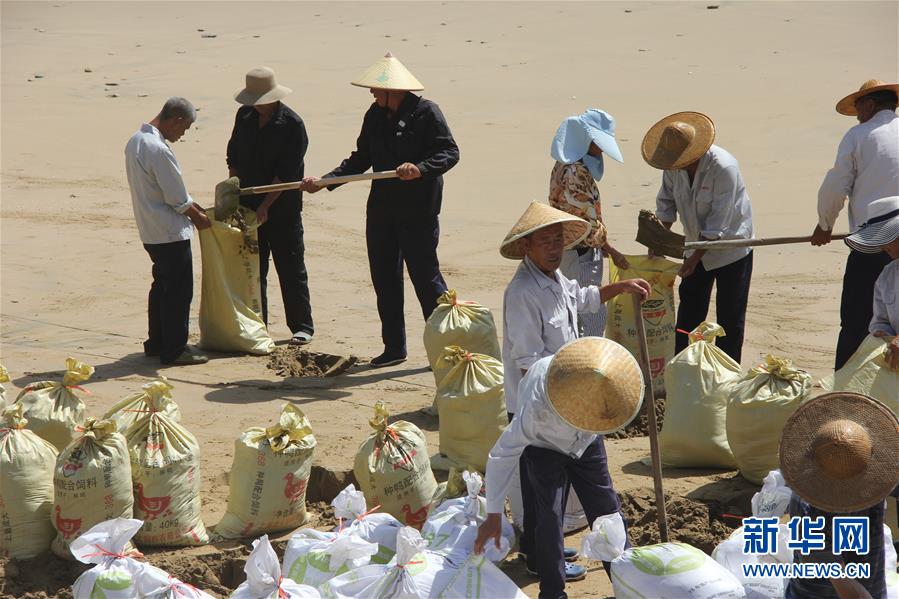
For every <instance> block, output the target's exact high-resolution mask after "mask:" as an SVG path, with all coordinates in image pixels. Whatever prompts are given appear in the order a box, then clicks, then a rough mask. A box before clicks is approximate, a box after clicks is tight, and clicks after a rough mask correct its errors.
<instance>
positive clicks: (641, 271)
mask: <svg viewBox="0 0 899 599" xmlns="http://www.w3.org/2000/svg"><path fill="white" fill-rule="evenodd" d="M627 261H628V262H629V263H630V268H627V269H621V268H618V267H617V266H615V264H614V263H612V262H611V261H609V282H610V283H617V282H618V281H624V280H626V279H635V278H641V279H646V281H648V282H649V284H650V286H651V287H652V292H651V293H650V294H649V297H648V298H646V301H645V302H643V323H644V326H645V328H646V345H647V347H648V349H649V369H650V373H651V374H652V386H653V390H654V391H655V392H656V393H661V392H663V391H665V365H666V364H667V363H668V361H669V360H670V359H671V358H672V356H674V327H675V322H676V313H675V311H674V280H675V278H676V277H677V271H678V269H679V268H680V264H678V263H677V262H672V261H671V260H666V259H665V258H658V257H656V258H650V257H648V256H627ZM632 297H633V296H631V295H630V294H627V293H623V294H621V295H619V296H617V297H613V298H612V299H610V300H609V301H608V303H607V304H606V308H607V310H608V314H607V316H606V334H605V336H606V337H608V338H609V339H611V340H612V341H615V342H617V343H620V344H621V345H623V346H624V347H626V348H627V350H628V351H629V352H631V353H632V354H633V355H634V356H635V357H636V358H637V360H639V359H640V342H639V340H638V339H637V329H636V317H635V315H634V302H633V299H632Z"/></svg>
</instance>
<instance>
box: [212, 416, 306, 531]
mask: <svg viewBox="0 0 899 599" xmlns="http://www.w3.org/2000/svg"><path fill="white" fill-rule="evenodd" d="M314 450H315V435H313V434H312V425H311V424H309V420H308V419H307V418H306V415H305V414H304V413H303V411H302V410H300V409H299V408H297V407H296V406H294V405H293V404H289V403H288V404H284V408H283V409H282V410H281V417H280V419H279V420H278V424H276V425H274V426H270V427H268V428H260V427H253V428H249V429H247V430H246V431H244V432H243V433H241V434H240V436H239V437H238V438H237V440H235V441H234V463H233V464H232V466H231V474H230V475H229V477H228V484H229V486H230V493H229V494H228V511H227V512H226V513H225V515H224V517H223V518H222V521H221V522H219V523H218V525H217V526H216V527H215V532H216V533H217V534H218V535H219V536H221V537H224V538H226V539H235V538H239V537H256V536H259V535H261V534H262V533H267V532H276V531H280V530H287V529H289V528H298V527H300V526H302V525H303V523H304V522H306V486H307V485H308V483H309V474H310V472H311V471H312V453H313V451H314Z"/></svg>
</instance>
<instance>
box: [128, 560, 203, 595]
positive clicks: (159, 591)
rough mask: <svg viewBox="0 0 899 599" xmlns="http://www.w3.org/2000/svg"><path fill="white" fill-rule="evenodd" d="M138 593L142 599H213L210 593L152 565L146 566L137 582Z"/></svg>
mask: <svg viewBox="0 0 899 599" xmlns="http://www.w3.org/2000/svg"><path fill="white" fill-rule="evenodd" d="M137 592H138V596H139V597H141V599H213V597H212V595H210V594H209V593H205V592H203V591H201V590H200V589H198V588H196V587H195V586H193V585H192V584H188V583H186V582H183V581H181V580H178V579H177V578H175V577H174V576H171V575H170V574H169V573H168V572H166V571H165V570H161V569H159V568H157V567H156V566H153V565H151V564H144V567H143V570H142V571H141V574H140V578H139V579H138V582H137Z"/></svg>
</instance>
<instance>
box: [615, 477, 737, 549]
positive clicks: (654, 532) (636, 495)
mask: <svg viewBox="0 0 899 599" xmlns="http://www.w3.org/2000/svg"><path fill="white" fill-rule="evenodd" d="M665 499H666V504H665V507H666V514H667V516H668V540H669V541H680V542H682V543H687V544H689V545H692V546H694V547H696V548H697V549H701V550H702V551H704V552H705V553H708V554H711V553H712V550H713V549H714V548H715V547H716V546H717V545H718V543H720V542H721V541H723V540H724V539H726V538H727V537H729V536H730V533H731V532H733V530H734V528H735V527H731V526H728V524H727V523H725V522H723V521H721V520H718V519H716V518H715V515H716V512H717V509H716V508H715V506H710V505H708V504H706V503H703V502H701V501H695V500H693V499H688V498H686V497H680V496H677V495H666V498H665ZM621 511H622V513H623V514H624V519H625V521H626V522H627V523H628V534H629V536H630V539H631V543H632V544H633V545H634V546H635V547H639V546H642V545H653V544H655V543H661V542H662V541H661V539H660V538H659V526H658V524H657V520H656V507H655V496H654V495H653V494H652V493H651V492H650V491H638V492H630V493H622V494H621Z"/></svg>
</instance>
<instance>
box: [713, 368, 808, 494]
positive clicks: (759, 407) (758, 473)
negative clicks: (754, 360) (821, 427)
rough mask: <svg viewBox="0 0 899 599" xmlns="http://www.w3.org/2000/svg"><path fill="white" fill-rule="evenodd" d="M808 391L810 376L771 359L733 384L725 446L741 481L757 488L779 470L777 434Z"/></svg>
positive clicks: (806, 397) (778, 434)
mask: <svg viewBox="0 0 899 599" xmlns="http://www.w3.org/2000/svg"><path fill="white" fill-rule="evenodd" d="M811 389H812V377H811V375H809V373H807V372H805V371H804V370H799V369H798V368H794V367H793V363H792V362H791V361H790V360H787V359H785V358H775V357H774V356H771V355H768V356H766V357H765V362H764V363H763V364H760V365H758V366H756V367H755V368H752V369H750V370H749V372H748V373H746V376H744V377H743V378H741V379H739V380H738V381H736V382H735V383H734V384H733V386H732V387H731V392H730V399H729V400H728V404H727V443H728V445H729V446H730V450H731V451H732V452H733V454H734V459H735V460H736V462H737V466H739V467H740V474H742V475H743V478H745V479H746V480H748V481H749V482H751V483H754V484H756V485H760V484H762V479H764V478H765V477H766V476H767V475H768V473H769V472H770V471H772V470H776V469H777V468H779V467H780V466H779V462H778V454H777V448H778V446H779V444H780V432H781V430H783V427H784V424H785V423H786V421H787V419H788V418H789V417H790V415H791V414H792V413H793V411H794V410H795V409H796V408H798V407H799V406H800V405H801V404H802V403H803V402H804V401H805V400H806V399H808V396H809V393H810V392H811Z"/></svg>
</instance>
